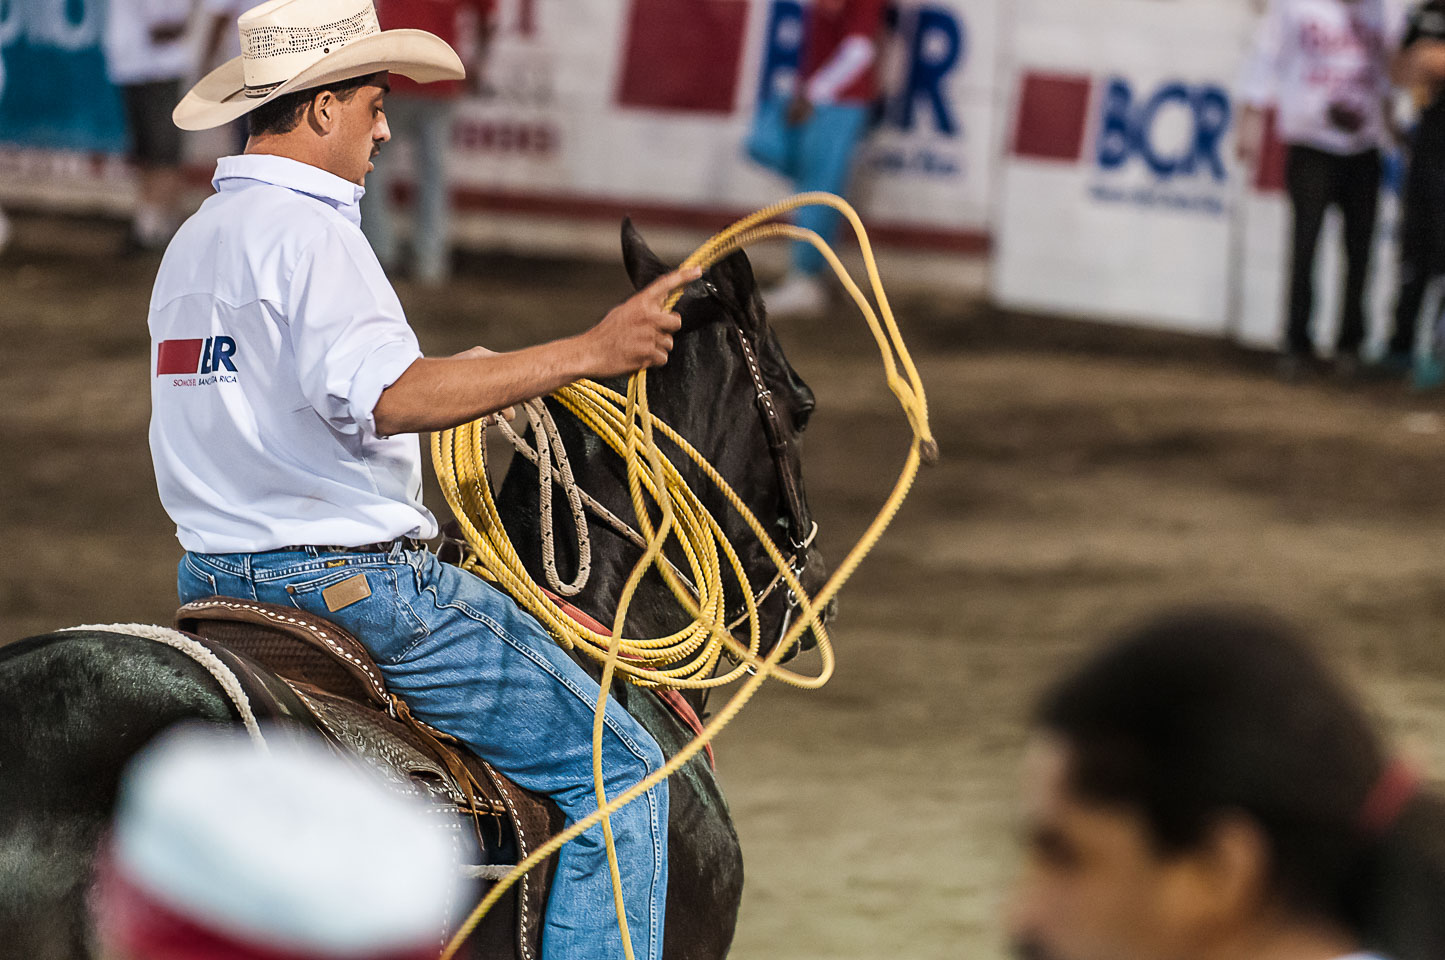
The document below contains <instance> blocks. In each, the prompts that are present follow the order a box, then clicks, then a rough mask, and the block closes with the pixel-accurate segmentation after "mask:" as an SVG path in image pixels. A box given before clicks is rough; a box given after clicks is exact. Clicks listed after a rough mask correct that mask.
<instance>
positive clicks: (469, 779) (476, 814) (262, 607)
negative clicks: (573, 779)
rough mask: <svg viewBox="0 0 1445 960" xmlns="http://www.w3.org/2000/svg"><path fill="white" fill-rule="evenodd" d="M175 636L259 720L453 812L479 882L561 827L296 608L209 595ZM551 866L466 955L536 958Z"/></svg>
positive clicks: (365, 658) (534, 798) (529, 880)
mask: <svg viewBox="0 0 1445 960" xmlns="http://www.w3.org/2000/svg"><path fill="white" fill-rule="evenodd" d="M176 627H177V629H179V630H182V631H184V632H185V633H188V634H191V635H192V636H194V637H196V638H197V639H198V640H200V641H201V642H202V643H204V644H205V645H206V646H207V647H208V648H210V649H211V650H212V651H214V652H215V653H216V655H217V656H219V657H220V658H221V660H222V661H223V662H224V663H225V664H226V665H227V666H228V667H229V668H230V669H231V671H232V672H233V673H235V674H236V676H237V678H238V679H239V680H240V681H241V686H242V688H243V689H244V690H245V691H246V695H247V696H248V697H249V698H250V700H251V708H252V710H253V711H255V712H256V714H257V716H259V717H266V718H269V719H272V720H280V721H289V722H293V723H298V724H301V725H302V726H306V727H310V728H312V729H314V730H316V731H318V732H319V733H320V734H321V735H322V736H324V737H325V738H326V739H328V740H330V741H331V742H332V743H334V744H335V745H336V746H337V747H339V748H340V749H341V750H342V751H344V752H345V753H347V754H348V755H350V756H353V757H356V758H357V759H358V760H359V761H360V762H363V763H365V764H366V765H368V766H370V767H372V768H373V769H375V770H376V771H378V772H379V773H380V774H381V775H382V776H383V777H385V778H386V779H387V780H388V781H390V782H391V783H392V784H393V785H394V786H395V787H396V788H397V789H400V790H405V791H409V792H414V793H417V794H419V795H420V796H422V797H424V798H425V799H426V800H428V801H429V802H431V803H433V804H435V805H436V807H437V809H438V810H439V811H441V812H447V813H451V814H452V815H451V816H447V817H444V818H442V822H443V823H445V825H446V828H447V829H454V830H456V831H457V834H458V840H459V842H460V843H461V849H463V850H466V849H469V848H471V849H474V850H475V853H476V857H477V859H479V860H480V862H479V863H478V864H476V865H475V866H471V867H469V868H468V872H469V873H470V874H471V875H472V876H473V877H474V878H476V879H479V880H481V881H483V882H488V881H491V882H495V881H496V880H498V879H500V878H501V876H503V875H505V873H506V872H507V870H508V869H509V868H510V866H512V865H514V864H516V863H517V862H519V861H520V860H521V859H523V858H525V857H526V856H527V854H528V853H529V852H530V851H532V850H534V849H536V848H537V847H538V846H539V845H541V844H542V843H543V842H545V841H546V840H547V839H548V838H549V837H551V836H552V835H554V834H555V833H557V832H559V831H560V830H561V828H562V816H561V813H560V811H559V810H558V809H557V807H556V806H555V805H554V804H552V803H551V802H550V801H548V800H546V799H545V798H543V797H540V796H538V795H536V794H533V793H531V792H529V791H527V790H523V789H522V788H521V787H518V786H517V785H516V784H514V783H512V782H511V781H509V780H508V779H507V778H506V777H504V776H502V775H501V774H500V773H498V772H497V771H496V770H495V769H493V768H492V766H491V765H490V764H488V763H487V762H486V761H484V760H482V759H481V758H479V757H477V756H475V755H474V754H472V753H471V752H470V751H468V750H467V749H466V748H465V747H463V746H462V745H461V744H459V743H458V742H457V741H456V740H454V739H453V738H451V737H449V736H448V735H447V734H445V733H442V732H441V731H440V730H437V729H435V728H433V727H431V726H428V725H427V724H426V723H424V722H422V721H421V720H418V719H417V718H416V717H414V716H412V714H411V711H410V709H408V707H407V705H406V703H405V701H403V700H401V698H399V697H397V696H396V695H395V694H392V693H390V692H389V691H388V690H387V688H386V683H385V681H384V679H383V678H382V675H381V671H380V670H379V669H378V668H377V666H376V664H375V663H374V662H373V661H372V659H371V656H370V654H368V653H367V652H366V648H365V647H364V646H362V644H361V643H360V642H359V641H358V640H357V639H356V638H355V637H353V636H352V635H351V634H349V633H347V632H346V631H345V630H342V629H340V628H339V627H337V626H336V625H335V624H333V623H330V622H329V621H326V620H323V619H321V618H320V617H316V616H312V615H311V614H308V613H306V612H304V611H301V610H296V609H293V608H288V607H280V606H275V605H273V604H267V603H260V602H257V601H254V600H238V599H234V598H231V597H209V598H206V599H204V600H197V601H195V602H193V603H188V604H186V605H185V606H183V607H181V608H180V609H179V610H178V611H176ZM469 838H470V842H468V841H469ZM365 842H366V838H365V837H357V843H365ZM554 864H555V860H549V861H547V862H546V863H544V864H542V865H541V866H539V867H538V868H537V869H535V870H533V871H531V872H530V873H529V874H528V875H527V876H526V877H525V878H523V880H522V881H521V882H519V883H518V884H517V885H516V886H514V887H513V888H512V890H511V891H509V893H508V894H507V896H505V897H504V898H503V899H502V900H501V901H499V902H498V904H497V906H496V907H495V908H494V909H493V910H492V912H491V913H489V914H488V915H487V917H486V919H485V920H484V921H483V922H482V924H481V925H480V926H479V927H478V928H477V930H476V931H475V932H474V933H473V934H472V936H471V938H470V939H469V941H468V946H467V948H466V949H467V951H468V952H469V953H470V955H471V956H473V957H479V958H480V957H486V958H489V960H495V958H501V957H515V958H517V960H536V958H538V957H539V956H540V955H541V953H540V942H541V928H542V914H543V911H544V910H545V908H546V903H547V890H548V887H549V886H550V882H551V876H552V870H553V869H554Z"/></svg>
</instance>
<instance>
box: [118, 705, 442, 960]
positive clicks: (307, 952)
mask: <svg viewBox="0 0 1445 960" xmlns="http://www.w3.org/2000/svg"><path fill="white" fill-rule="evenodd" d="M268 744H269V749H263V748H261V747H260V746H258V745H257V744H256V743H253V742H252V741H250V740H249V739H248V738H247V737H246V736H245V735H244V734H241V733H240V732H238V731H231V730H217V729H213V728H205V727H192V728H188V729H185V730H182V731H180V732H177V733H173V734H169V735H166V736H164V737H162V738H161V739H160V740H158V741H157V742H156V743H155V744H153V745H152V746H150V747H148V748H147V749H146V750H144V751H143V752H142V753H141V754H140V755H139V756H138V757H137V758H136V760H135V761H134V762H133V763H132V765H131V767H130V768H129V770H128V771H127V773H126V776H125V779H124V781H123V782H122V787H121V794H120V800H119V806H118V807H117V811H116V819H115V825H114V830H113V833H112V836H111V838H110V841H109V844H108V847H107V850H106V852H105V853H104V855H103V856H102V859H101V865H100V868H99V877H98V881H97V885H96V890H95V896H94V908H95V911H94V912H95V922H96V927H95V929H96V939H97V941H98V943H99V945H100V947H101V955H102V956H103V957H105V958H107V960H262V958H267V960H269V958H278V957H285V958H294V960H306V958H310V957H317V958H321V957H326V958H331V960H349V958H357V960H359V958H366V960H413V958H414V960H423V958H426V960H434V958H435V957H436V956H437V954H438V952H439V950H440V944H441V942H442V937H443V935H444V930H445V929H446V927H447V926H448V923H449V922H450V921H454V920H455V918H456V916H457V914H458V912H460V911H462V910H464V909H465V908H466V907H467V906H468V904H467V903H466V902H465V899H466V898H465V894H466V892H467V891H466V889H465V887H464V884H463V881H462V879H461V872H460V870H461V868H460V865H459V863H458V855H457V852H456V850H457V847H456V844H455V839H454V838H453V837H450V836H448V834H447V830H446V827H445V825H443V824H442V823H441V822H440V821H439V820H438V818H437V816H436V814H434V813H428V812H427V808H426V806H425V805H424V804H423V803H422V802H421V801H420V800H417V799H415V798H413V797H409V796H404V795H401V794H399V793H396V792H394V790H393V789H392V788H391V787H389V786H387V785H386V784H385V783H383V782H382V781H381V780H379V779H377V777H376V776H374V775H373V774H372V773H371V771H369V770H367V769H363V768H361V767H360V766H358V762H356V761H352V760H349V759H346V758H343V757H341V756H340V755H338V754H337V753H335V752H334V751H332V750H330V749H328V748H327V747H326V746H325V745H323V744H321V743H319V742H313V741H310V740H307V741H298V740H296V739H294V735H287V736H281V735H277V736H269V737H268Z"/></svg>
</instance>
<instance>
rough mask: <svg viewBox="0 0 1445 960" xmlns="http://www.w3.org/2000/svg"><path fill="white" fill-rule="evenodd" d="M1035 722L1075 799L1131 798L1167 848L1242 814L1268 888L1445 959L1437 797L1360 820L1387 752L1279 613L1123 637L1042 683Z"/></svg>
mask: <svg viewBox="0 0 1445 960" xmlns="http://www.w3.org/2000/svg"><path fill="white" fill-rule="evenodd" d="M1037 720H1038V724H1039V726H1040V727H1041V728H1042V729H1043V730H1045V731H1047V732H1049V733H1052V734H1055V735H1057V736H1059V737H1060V738H1061V739H1062V741H1063V742H1064V744H1065V745H1066V746H1067V747H1068V749H1069V759H1070V769H1069V782H1070V787H1071V789H1072V791H1073V792H1074V793H1075V794H1076V795H1078V796H1079V797H1080V798H1081V799H1083V800H1085V801H1088V802H1096V803H1099V804H1100V805H1103V806H1109V807H1118V808H1124V809H1129V810H1132V811H1135V812H1136V813H1138V814H1139V815H1140V816H1141V817H1142V818H1143V819H1144V821H1145V824H1146V825H1147V829H1148V831H1149V833H1150V835H1151V839H1152V842H1153V843H1154V845H1155V847H1156V849H1157V850H1158V851H1159V852H1160V853H1161V854H1164V855H1168V854H1171V853H1182V852H1184V851H1187V850H1191V849H1195V848H1197V847H1198V845H1199V844H1200V843H1202V842H1203V841H1204V840H1205V839H1206V837H1207V835H1208V832H1209V830H1210V828H1211V827H1212V826H1214V825H1216V824H1217V823H1219V822H1220V821H1221V820H1222V819H1224V818H1225V817H1228V816H1232V815H1239V814H1244V815H1245V816H1247V817H1249V818H1251V819H1252V820H1253V821H1254V822H1255V823H1256V824H1257V825H1258V827H1259V828H1260V830H1261V832H1262V833H1263V835H1264V836H1265V838H1266V842H1267V843H1268V846H1269V856H1270V877H1269V881H1270V884H1271V890H1272V893H1273V894H1274V895H1275V896H1277V897H1278V898H1279V900H1280V902H1281V903H1282V904H1283V905H1285V906H1286V907H1288V908H1290V909H1292V910H1293V911H1295V912H1296V913H1297V914H1299V915H1301V916H1306V917H1318V918H1320V919H1324V920H1328V921H1332V922H1334V923H1338V924H1341V925H1343V926H1344V927H1345V928H1346V929H1349V930H1350V931H1352V932H1353V933H1354V934H1355V935H1356V936H1357V937H1358V938H1359V939H1360V940H1361V942H1362V944H1363V945H1364V946H1365V947H1367V948H1369V949H1372V950H1376V951H1379V952H1380V953H1381V954H1382V955H1384V956H1388V957H1391V958H1392V960H1442V958H1445V801H1442V800H1441V798H1440V797H1438V796H1437V795H1433V794H1430V793H1425V792H1417V793H1416V794H1414V795H1413V797H1412V798H1411V799H1410V800H1409V801H1408V802H1407V803H1406V805H1405V806H1404V808H1403V809H1402V810H1401V812H1400V814H1399V816H1398V817H1397V818H1395V820H1394V822H1393V823H1392V824H1390V825H1389V826H1388V827H1387V828H1386V829H1384V831H1383V832H1379V831H1378V830H1371V829H1369V828H1368V827H1367V826H1366V825H1365V824H1364V823H1363V822H1362V813H1363V810H1364V808H1365V806H1366V801H1367V798H1369V797H1371V795H1372V792H1373V791H1374V789H1375V787H1376V785H1377V784H1378V783H1379V782H1380V781H1381V778H1382V776H1384V775H1385V773H1386V769H1387V765H1388V764H1389V763H1390V762H1391V758H1390V756H1389V755H1388V752H1387V750H1386V748H1385V746H1384V745H1383V744H1382V742H1381V740H1380V738H1379V737H1378V735H1377V734H1376V733H1375V731H1374V729H1373V728H1372V726H1371V724H1370V721H1369V718H1368V717H1367V715H1366V713H1365V711H1364V709H1363V708H1362V707H1361V705H1360V704H1359V702H1358V701H1357V699H1356V698H1355V697H1354V696H1353V695H1352V694H1351V693H1350V692H1349V691H1348V690H1347V689H1346V687H1345V686H1344V685H1343V684H1342V683H1340V682H1339V680H1338V679H1336V677H1335V676H1333V675H1332V674H1331V672H1330V671H1329V670H1328V669H1327V668H1326V667H1325V666H1324V664H1323V663H1322V662H1321V660H1320V658H1319V657H1318V656H1317V655H1316V653H1315V652H1314V651H1313V650H1312V649H1311V648H1310V647H1309V645H1308V644H1306V643H1305V642H1304V641H1303V640H1302V639H1301V638H1300V637H1299V636H1298V635H1297V634H1296V633H1295V631H1294V630H1293V629H1292V628H1290V627H1288V626H1287V625H1285V624H1283V623H1280V622H1278V621H1276V620H1274V619H1272V618H1270V617H1267V616H1264V615H1262V614H1258V613H1250V612H1244V611H1228V610H1192V611H1183V612H1179V613H1174V614H1170V615H1167V616H1165V617H1163V618H1161V619H1158V620H1155V621H1153V622H1151V623H1148V624H1145V625H1144V626H1143V627H1141V628H1139V629H1136V630H1134V631H1132V632H1130V633H1127V634H1126V635H1124V637H1123V638H1122V639H1121V640H1120V641H1119V642H1117V643H1115V644H1113V645H1111V646H1109V647H1108V648H1106V649H1105V650H1103V651H1102V652H1101V653H1099V654H1097V655H1096V656H1094V657H1093V658H1092V659H1091V660H1089V661H1088V662H1087V663H1086V664H1085V665H1084V666H1083V667H1082V668H1081V669H1079V670H1078V671H1077V672H1075V673H1074V674H1072V675H1071V676H1069V677H1066V678H1065V679H1064V680H1062V681H1061V682H1060V683H1059V684H1057V685H1056V686H1055V687H1054V688H1053V689H1052V690H1050V691H1049V692H1048V693H1047V694H1046V695H1045V696H1044V698H1043V700H1042V701H1041V703H1040V706H1039V710H1038V715H1037Z"/></svg>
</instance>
